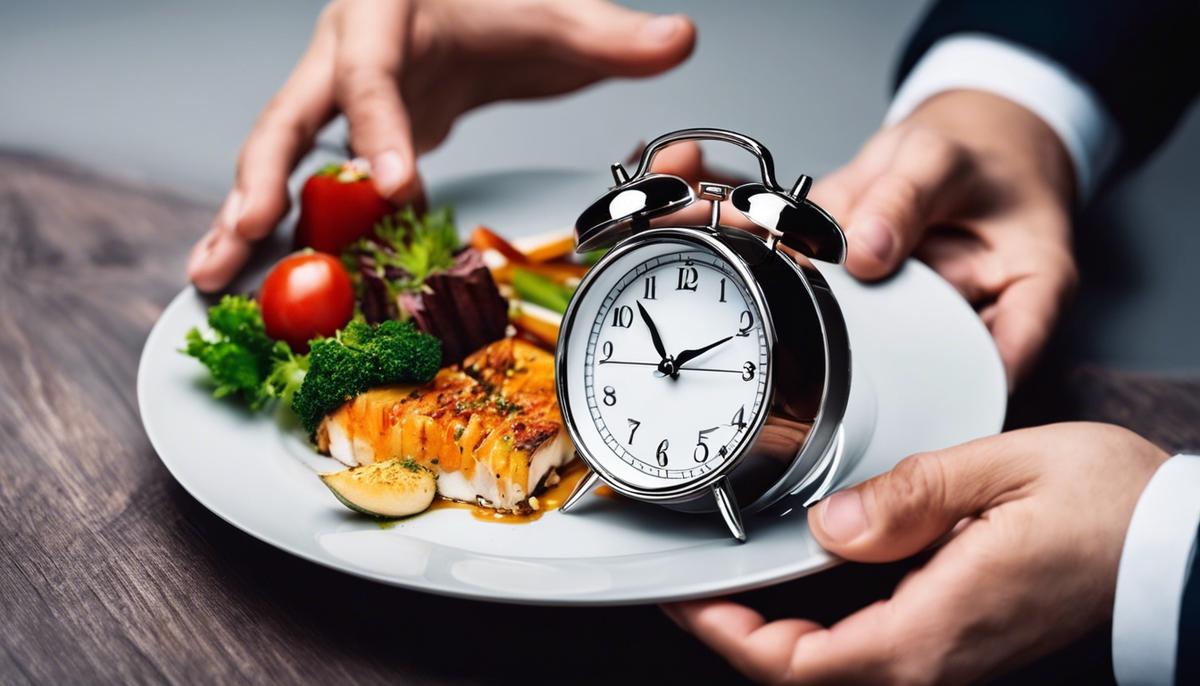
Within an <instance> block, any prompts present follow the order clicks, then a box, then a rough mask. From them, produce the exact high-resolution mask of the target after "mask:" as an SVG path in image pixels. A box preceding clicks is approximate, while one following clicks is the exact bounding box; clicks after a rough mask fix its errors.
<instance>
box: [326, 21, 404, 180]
mask: <svg viewBox="0 0 1200 686" xmlns="http://www.w3.org/2000/svg"><path fill="white" fill-rule="evenodd" d="M410 19H411V7H410V6H409V4H408V3H404V2H390V1H380V0H366V1H363V2H355V3H350V4H348V5H345V6H344V11H343V12H342V14H341V17H340V21H339V22H338V26H337V34H338V38H339V40H338V49H337V55H336V58H335V60H336V61H335V82H336V84H337V86H336V88H337V90H336V93H335V95H336V99H337V103H338V105H339V106H340V107H341V109H342V112H343V113H345V115H346V120H347V122H348V123H349V125H350V145H351V147H352V148H353V149H354V151H355V153H356V154H358V155H360V156H362V157H365V158H367V159H368V160H370V161H371V179H372V181H373V182H374V184H375V189H376V190H377V191H379V194H380V195H382V196H384V197H385V198H390V199H392V200H393V201H395V202H398V203H399V202H403V201H404V200H406V199H407V198H408V197H409V196H410V195H411V194H412V193H413V192H415V190H416V188H417V187H418V183H419V182H418V179H417V164H416V154H415V149H414V146H413V140H412V126H411V123H410V121H409V116H408V110H407V108H406V107H405V105H404V102H403V100H402V99H401V96H400V86H399V79H400V76H401V68H402V63H403V58H404V50H405V46H404V45H403V40H401V37H403V36H406V35H407V30H406V26H407V24H408V22H409V21H410Z"/></svg>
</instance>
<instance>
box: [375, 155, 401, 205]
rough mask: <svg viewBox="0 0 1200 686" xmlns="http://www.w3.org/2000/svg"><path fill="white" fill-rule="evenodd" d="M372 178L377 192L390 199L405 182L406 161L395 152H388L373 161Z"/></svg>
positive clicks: (377, 156)
mask: <svg viewBox="0 0 1200 686" xmlns="http://www.w3.org/2000/svg"><path fill="white" fill-rule="evenodd" d="M371 178H372V179H374V181H375V190H377V191H379V194H380V195H382V196H383V197H385V198H386V197H390V196H391V195H392V194H393V193H395V192H396V189H398V188H400V184H401V183H403V182H404V160H403V158H401V157H400V153H398V152H396V151H395V150H387V151H385V152H381V153H379V154H378V155H376V156H375V157H374V158H372V160H371Z"/></svg>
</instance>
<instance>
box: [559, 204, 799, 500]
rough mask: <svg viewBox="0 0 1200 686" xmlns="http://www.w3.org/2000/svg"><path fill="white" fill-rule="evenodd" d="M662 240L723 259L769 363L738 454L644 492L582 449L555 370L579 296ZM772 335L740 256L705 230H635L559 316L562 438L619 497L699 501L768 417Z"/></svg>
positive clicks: (563, 381)
mask: <svg viewBox="0 0 1200 686" xmlns="http://www.w3.org/2000/svg"><path fill="white" fill-rule="evenodd" d="M666 242H684V243H692V244H697V245H699V246H701V247H702V248H705V249H707V250H709V251H710V252H713V253H716V254H717V255H718V256H719V257H720V258H721V259H723V260H725V262H726V263H727V264H729V266H730V267H732V268H733V270H734V271H735V272H736V273H737V275H738V277H739V278H740V279H742V283H743V284H744V285H745V287H746V291H747V292H748V293H749V294H750V297H751V299H752V300H753V301H754V307H755V309H756V310H757V312H758V315H759V321H760V322H762V326H763V332H764V335H765V338H766V343H767V356H768V358H769V359H770V360H771V364H770V365H769V366H768V368H767V374H766V376H767V380H766V388H765V391H764V396H763V397H764V401H763V404H762V406H760V407H759V411H758V412H757V413H756V414H755V416H754V418H753V421H752V422H750V426H749V427H748V430H747V431H746V434H745V436H744V437H743V438H742V441H741V443H740V444H739V445H738V448H737V450H736V451H735V452H734V454H733V455H731V456H730V457H729V458H728V459H727V460H726V461H725V463H724V464H723V465H722V466H721V467H719V468H717V469H714V470H713V471H711V472H709V473H708V474H705V475H703V476H701V477H700V478H698V479H694V480H681V481H682V483H680V484H678V485H670V486H668V487H665V488H655V489H646V488H641V487H638V486H635V485H633V484H630V483H628V482H626V481H625V480H624V479H622V478H620V477H618V476H615V475H614V474H612V472H610V471H609V470H607V469H605V468H604V466H603V465H602V464H601V463H600V461H599V460H597V459H596V458H595V457H594V456H593V455H591V453H590V452H589V451H588V450H587V449H585V448H584V447H582V446H583V445H584V444H583V441H581V440H580V439H579V431H578V429H577V427H576V422H575V418H574V416H573V414H572V412H571V407H570V404H569V402H568V397H567V396H568V390H567V386H568V377H567V375H566V374H563V373H561V372H560V370H562V369H564V368H565V367H566V358H567V350H568V344H567V341H568V339H569V338H570V335H569V334H570V331H571V330H572V328H573V327H574V321H575V317H576V315H577V314H578V307H579V304H580V303H581V302H583V300H584V298H583V295H584V294H585V293H586V292H587V289H588V288H590V287H591V286H592V284H593V282H594V281H595V280H596V279H597V278H599V276H600V274H602V273H603V272H604V271H606V270H607V269H608V268H609V267H610V266H612V264H614V263H615V262H616V261H618V260H619V259H621V257H623V256H624V255H626V254H628V253H631V252H634V251H635V250H638V249H639V248H643V247H647V246H650V245H653V244H656V243H666ZM777 340H778V339H777V337H776V334H775V321H774V319H773V317H772V315H771V311H770V309H769V308H768V307H767V299H766V295H765V294H764V293H763V292H762V287H761V285H760V284H759V283H758V280H757V279H756V278H755V277H754V274H753V272H752V271H751V270H750V268H749V266H747V265H746V264H745V260H743V259H742V258H741V256H740V255H738V254H737V252H735V251H734V250H733V249H732V248H730V247H729V246H727V245H725V243H724V242H723V241H721V239H720V234H719V233H718V232H717V231H714V230H713V229H712V228H711V227H707V226H666V227H657V228H654V229H647V230H645V231H641V232H638V233H637V234H634V235H632V236H629V237H627V238H624V239H622V240H621V241H619V242H617V243H615V244H614V245H613V246H612V248H610V249H609V251H608V253H607V254H605V255H604V257H602V258H601V259H600V261H599V262H597V263H596V265H595V266H593V267H592V268H591V269H590V270H588V272H587V274H585V275H584V278H583V280H582V281H580V283H579V286H577V287H576V290H575V295H574V296H572V298H571V301H570V303H569V304H568V305H567V311H566V312H565V313H564V314H563V319H562V326H561V329H560V331H559V335H558V345H557V346H556V348H555V351H554V357H555V377H556V379H557V380H558V381H557V384H556V385H557V396H558V406H559V412H560V413H561V415H562V418H563V425H564V426H566V428H567V434H568V436H570V438H571V442H572V443H573V445H574V447H575V453H576V454H577V455H578V456H579V457H580V459H582V460H583V462H584V464H586V465H587V466H588V468H589V469H591V470H592V471H593V472H595V473H596V474H597V475H599V476H600V478H601V479H602V480H603V481H604V483H605V484H607V485H608V486H609V487H610V488H612V489H613V490H614V491H615V492H617V493H618V494H620V495H624V496H627V497H630V498H634V499H637V500H642V501H647V502H680V501H688V500H693V499H696V498H701V497H704V496H706V495H708V494H710V493H711V492H712V487H713V486H715V485H716V484H718V483H720V482H721V481H722V480H723V479H725V478H726V477H728V476H729V475H730V474H731V473H732V472H733V471H734V470H735V469H736V468H737V466H738V465H740V464H741V462H742V460H743V459H744V458H745V457H746V455H747V454H748V453H749V452H750V448H752V447H753V446H754V444H755V443H756V442H757V440H758V438H759V434H760V433H761V431H762V428H763V426H764V425H765V424H766V420H767V417H768V416H769V415H770V414H771V411H770V407H769V405H770V403H771V399H772V398H774V397H775V364H774V362H775V344H776V342H777Z"/></svg>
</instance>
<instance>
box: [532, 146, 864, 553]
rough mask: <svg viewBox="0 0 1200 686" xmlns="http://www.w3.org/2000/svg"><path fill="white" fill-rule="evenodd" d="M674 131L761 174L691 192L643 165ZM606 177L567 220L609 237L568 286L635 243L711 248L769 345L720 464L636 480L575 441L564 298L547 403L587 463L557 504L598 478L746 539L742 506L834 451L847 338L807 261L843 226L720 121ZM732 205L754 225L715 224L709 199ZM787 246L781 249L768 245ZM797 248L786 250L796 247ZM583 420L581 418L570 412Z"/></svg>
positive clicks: (810, 474)
mask: <svg viewBox="0 0 1200 686" xmlns="http://www.w3.org/2000/svg"><path fill="white" fill-rule="evenodd" d="M683 141H721V142H727V143H732V144H734V145H737V146H739V147H741V148H743V149H745V150H747V151H749V152H750V153H751V154H753V155H754V156H755V157H756V158H757V160H758V162H759V170H760V173H761V177H762V178H761V181H760V182H757V183H746V184H743V185H740V186H737V187H736V188H734V187H730V186H726V185H723V184H717V183H708V182H702V183H700V184H699V189H700V191H699V194H697V193H696V192H695V191H694V190H693V188H692V187H691V185H690V184H688V183H687V182H686V181H684V180H683V179H681V178H679V177H677V176H672V175H669V174H661V173H654V172H651V171H650V168H651V165H652V163H653V160H654V157H655V155H656V154H657V153H658V152H660V151H661V150H662V149H664V148H665V147H667V146H669V145H672V144H675V143H680V142H683ZM612 172H613V178H614V180H615V182H616V185H615V186H614V187H613V188H611V189H610V190H609V191H608V192H607V193H605V194H604V195H603V196H601V197H600V198H599V199H598V200H596V201H595V202H593V203H592V204H591V205H590V206H589V207H588V208H587V209H586V210H585V211H584V212H583V213H582V214H581V215H580V217H579V219H578V221H577V222H576V227H575V231H576V241H577V250H578V251H580V252H584V251H589V250H596V249H601V248H610V249H609V251H608V253H607V254H606V255H605V256H604V257H603V258H602V259H601V260H600V261H599V262H598V263H597V264H596V266H594V267H593V268H592V269H591V270H590V271H589V273H588V275H587V276H585V277H584V279H583V282H581V283H580V285H579V288H578V290H577V293H578V294H583V293H585V292H586V291H587V288H588V286H589V285H590V282H591V281H592V280H594V279H595V278H596V277H597V276H598V275H599V274H600V273H602V272H603V271H604V269H605V268H606V267H607V266H608V265H609V264H611V263H613V262H615V261H616V260H618V259H619V258H620V257H621V256H623V255H625V254H627V253H629V252H632V251H634V250H637V249H638V248H641V247H644V246H647V245H650V244H653V243H658V242H662V241H670V242H675V243H685V244H690V245H694V246H697V247H700V248H702V249H706V250H708V251H711V252H714V253H716V254H718V255H720V256H721V257H722V258H723V259H725V260H726V261H727V262H728V263H729V264H730V265H731V266H732V267H733V269H734V270H735V271H736V272H737V273H738V275H739V276H740V277H741V278H742V280H743V282H744V283H745V284H746V286H747V289H748V291H749V293H750V294H751V297H752V299H753V300H754V303H755V305H756V307H757V309H758V315H759V321H760V322H761V325H762V326H763V327H764V328H765V332H766V334H767V340H768V342H769V343H768V344H769V346H770V354H771V364H770V365H769V367H768V370H767V376H768V378H767V397H768V400H767V401H765V402H764V408H765V409H764V410H763V411H760V412H759V413H758V414H757V415H756V416H755V417H754V418H753V420H752V423H751V426H750V427H748V429H749V430H748V432H747V438H746V439H745V440H744V441H743V442H742V449H741V450H740V451H739V452H738V453H737V454H735V455H733V456H732V457H731V458H730V459H728V460H727V461H726V463H725V464H724V465H722V467H721V468H720V469H717V470H714V471H713V472H711V473H709V474H706V475H704V476H703V477H701V478H698V479H695V480H690V481H686V482H684V483H682V484H680V485H677V486H670V487H665V488H660V489H653V490H648V489H644V488H638V487H636V486H634V485H632V484H629V483H626V482H624V481H623V480H622V479H620V478H619V477H616V476H614V475H613V474H612V473H610V472H609V471H607V470H606V469H605V467H604V462H603V461H602V460H598V459H596V458H595V456H593V455H591V454H590V452H589V450H588V448H587V446H586V445H584V443H583V442H582V441H581V440H580V435H579V432H578V428H577V426H576V423H575V422H576V419H575V417H573V416H572V413H571V408H570V404H569V402H568V400H567V399H568V397H569V392H570V385H569V384H570V379H571V375H570V374H569V373H568V371H567V370H566V369H565V368H564V367H565V364H566V353H567V345H568V340H567V339H568V332H570V331H571V330H572V327H573V325H574V319H575V316H576V314H577V313H576V307H577V305H578V303H579V302H580V301H581V300H582V298H580V297H578V296H577V297H575V298H572V300H571V303H570V305H569V306H568V308H567V312H566V313H565V315H564V317H563V325H562V330H561V332H560V335H559V343H558V348H557V353H556V377H557V378H558V379H559V383H558V401H559V407H560V409H561V411H562V413H563V420H564V423H565V424H566V427H567V431H568V433H569V434H570V436H571V439H572V441H573V442H574V443H575V446H576V451H577V453H578V454H579V456H580V458H581V459H582V460H583V461H584V463H585V464H587V466H588V467H589V469H590V472H589V474H588V475H587V476H586V477H585V478H584V479H583V480H582V481H581V482H580V484H579V486H578V487H577V488H576V489H575V491H574V492H573V493H572V494H571V496H570V497H569V498H568V499H567V500H566V501H565V502H564V503H563V506H562V508H561V510H562V511H563V512H565V513H569V512H570V511H572V510H573V509H574V508H575V506H576V505H577V504H578V503H579V501H580V499H581V498H582V496H583V495H584V494H585V493H587V492H588V491H589V490H590V489H591V488H592V487H593V486H595V485H596V484H597V483H599V482H600V481H603V482H604V483H606V484H607V485H608V486H609V487H610V488H612V489H613V490H614V491H615V492H617V493H619V494H621V495H624V496H626V497H629V498H633V499H636V500H641V501H645V502H652V503H657V504H660V505H663V506H666V507H669V508H671V509H675V510H680V511H685V512H713V511H714V510H715V511H717V512H719V513H720V514H721V516H722V518H723V519H724V521H725V523H726V525H727V526H728V528H729V530H730V533H731V535H732V536H733V537H734V538H735V539H736V540H738V541H745V540H746V532H745V526H744V524H743V522H742V516H741V515H742V513H743V512H746V513H753V512H759V511H762V510H765V509H767V508H769V507H771V506H772V505H774V504H776V503H778V502H779V501H780V500H782V499H783V498H785V497H787V496H789V495H796V496H798V497H801V498H803V499H807V497H808V496H810V495H812V494H814V493H816V492H817V491H818V489H819V488H821V486H822V485H823V483H824V481H825V477H826V476H827V475H828V474H830V472H831V470H833V468H834V465H835V464H836V463H837V462H838V458H839V453H840V451H841V450H842V446H843V442H844V441H843V437H842V419H843V417H844V415H845V411H846V404H847V400H848V397H849V392H850V367H851V359H850V344H849V339H848V337H847V334H846V325H845V321H844V319H843V317H842V313H841V309H840V307H839V306H838V303H837V299H836V298H835V297H834V294H833V292H832V291H831V290H830V288H829V286H828V284H827V283H826V282H825V279H824V278H823V277H822V276H821V274H820V272H818V271H817V270H816V269H815V268H814V267H813V265H812V264H811V262H810V260H821V261H826V262H832V263H839V264H840V263H841V262H843V261H844V259H845V254H846V241H845V236H844V234H843V232H842V230H841V228H840V227H839V226H838V224H837V222H836V221H834V219H833V218H832V217H830V216H829V214H828V213H826V212H825V211H824V210H822V209H821V208H820V207H818V206H817V205H816V204H814V203H813V202H811V201H810V200H808V199H807V198H806V195H807V193H808V190H809V188H811V185H812V180H811V179H810V178H809V177H807V176H801V177H800V178H799V179H798V180H797V182H796V183H795V184H794V185H793V186H792V188H791V190H785V189H783V188H782V187H780V186H779V184H778V183H777V182H776V181H775V170H774V162H773V160H772V158H771V154H770V152H769V151H767V149H766V148H765V147H763V146H762V144H760V143H759V142H758V141H756V140H754V139H752V138H750V137H748V136H745V135H743V134H739V133H735V132H732V131H726V130H722V129H685V130H682V131H676V132H673V133H669V134H666V135H664V136H660V137H659V138H657V139H655V140H654V141H652V142H651V143H650V144H649V145H647V146H646V149H645V151H644V152H643V153H642V156H641V159H640V161H639V163H638V167H637V169H636V171H635V172H634V174H633V175H632V176H628V175H627V174H626V172H625V169H624V167H622V166H621V165H620V164H614V165H613V166H612ZM700 200H708V201H710V202H711V203H712V207H711V212H710V214H709V222H708V223H707V224H706V225H683V226H671V225H667V226H654V227H652V220H654V219H656V218H660V217H661V218H663V219H662V220H660V222H661V221H666V222H668V224H669V218H667V217H666V215H670V214H674V213H675V212H678V211H679V210H681V209H683V208H685V207H688V206H690V205H693V204H695V203H697V202H698V201H700ZM724 200H729V201H730V202H731V204H732V205H733V207H734V208H736V209H737V211H739V212H740V213H741V214H742V215H743V216H745V217H746V218H747V219H749V220H750V221H751V222H752V223H753V224H754V225H755V226H757V227H760V228H761V229H762V232H761V233H760V234H756V233H754V232H751V231H747V230H744V229H738V228H731V227H728V226H725V225H722V224H721V223H720V212H721V203H722V201H724ZM781 245H782V246H785V247H787V248H791V251H787V250H784V249H781V248H780V246H781ZM796 253H798V254H796ZM581 419H586V418H581Z"/></svg>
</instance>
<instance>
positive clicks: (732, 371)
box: [597, 360, 742, 374]
mask: <svg viewBox="0 0 1200 686" xmlns="http://www.w3.org/2000/svg"><path fill="white" fill-rule="evenodd" d="M597 364H625V365H630V366H635V367H657V366H658V365H659V363H658V362H634V361H632V360H600V361H599V362H597ZM683 370H687V371H689V372H721V373H723V374H741V373H742V370H740V369H711V368H707V367H684V368H683V369H681V370H680V371H683Z"/></svg>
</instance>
